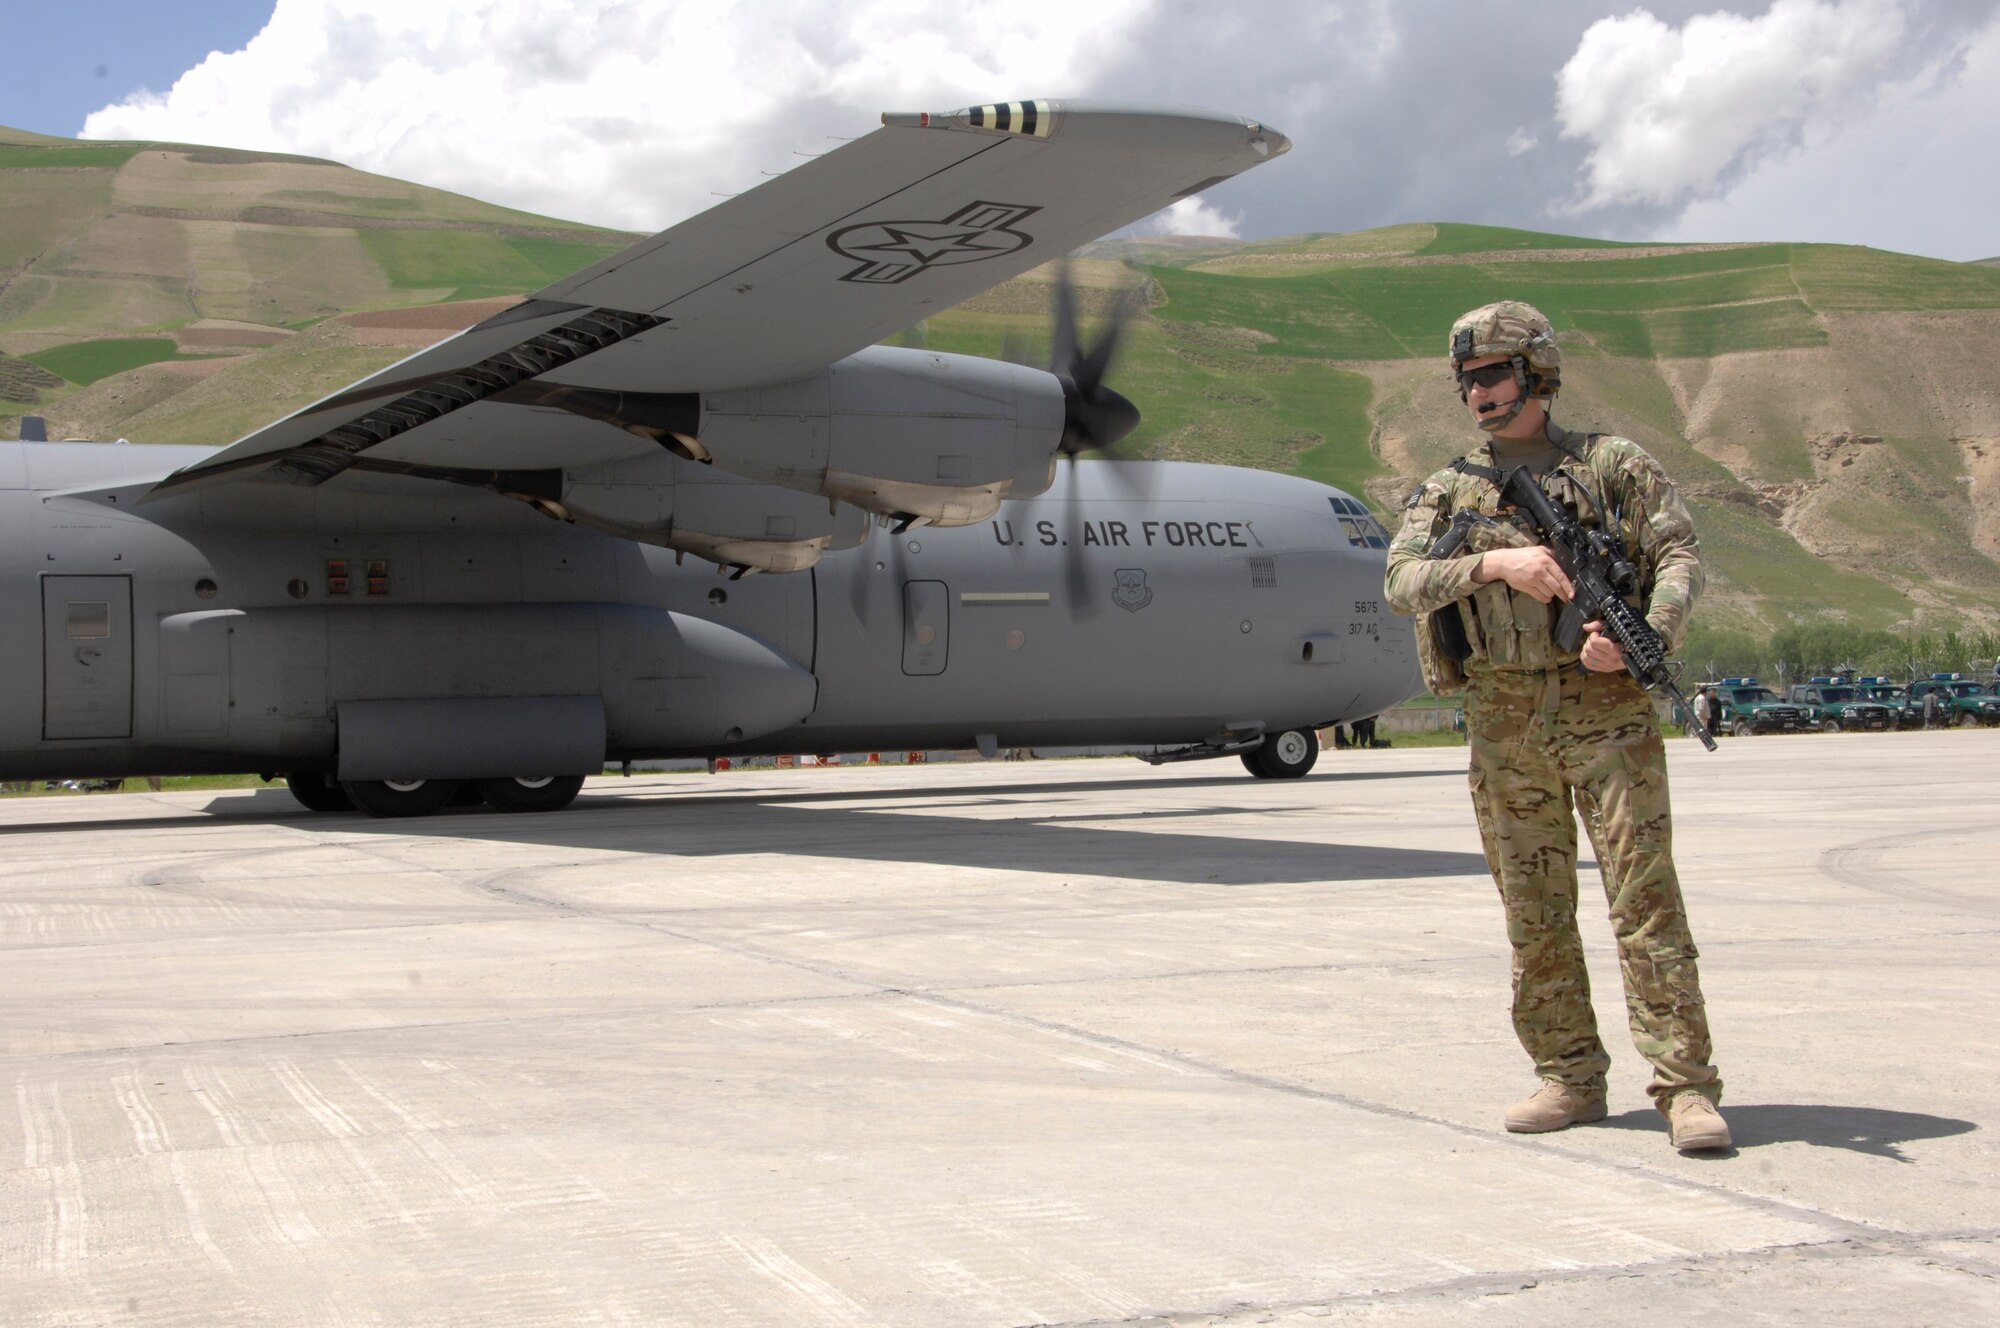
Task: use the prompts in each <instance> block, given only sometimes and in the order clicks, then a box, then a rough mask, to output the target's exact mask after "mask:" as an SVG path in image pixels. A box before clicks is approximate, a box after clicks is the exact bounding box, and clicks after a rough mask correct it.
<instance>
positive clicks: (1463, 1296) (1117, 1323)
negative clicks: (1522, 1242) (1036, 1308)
mask: <svg viewBox="0 0 2000 1328" xmlns="http://www.w3.org/2000/svg"><path fill="white" fill-rule="evenodd" d="M1996 1238H2000V1230H1996V1231H1980V1232H1931V1233H1912V1234H1910V1235H1908V1236H1907V1237H1903V1238H1900V1239H1883V1238H1874V1237H1866V1238H1855V1237H1837V1238H1834V1239H1830V1240H1825V1241H1805V1242H1798V1241H1792V1242H1785V1243H1780V1244H1775V1245H1761V1246H1758V1247H1756V1248H1755V1249H1748V1250H1724V1251H1721V1252H1718V1253H1716V1254H1710V1255H1693V1256H1690V1255H1674V1256H1672V1257H1669V1258H1664V1259H1650V1260H1646V1261H1644V1262H1641V1263H1609V1264H1592V1265H1589V1266H1587V1267H1583V1268H1569V1269H1550V1270H1539V1269H1516V1270H1511V1271H1508V1272H1500V1273H1475V1274H1472V1275H1470V1276H1467V1277H1454V1278H1448V1279H1445V1280H1443V1281H1438V1282H1425V1283H1421V1284H1419V1285H1416V1286H1406V1287H1397V1288H1396V1289H1394V1290H1392V1291H1379V1292H1375V1291H1361V1292H1348V1293H1344V1294H1339V1295H1332V1296H1327V1297H1325V1298H1315V1299H1311V1300H1301V1301H1293V1302H1287V1303H1285V1304H1267V1305H1254V1304H1239V1305H1234V1306H1231V1307H1230V1308H1228V1309H1226V1310H1185V1309H1184V1310H1160V1311H1154V1312H1151V1313H1147V1314H1141V1315H1137V1316H1134V1317H1130V1318H1123V1319H1076V1320H1069V1321H1065V1322H1062V1323H1049V1322H1043V1323H1037V1324H1030V1325H1021V1326H1020V1328H1131V1326H1132V1325H1138V1324H1171V1325H1175V1326H1176V1328H1227V1325H1229V1324H1231V1323H1236V1322H1241V1321H1244V1320H1245V1319H1246V1318H1247V1316H1251V1315H1259V1316H1263V1315H1274V1314H1309V1313H1310V1312H1311V1311H1313V1310H1331V1309H1337V1308H1350V1309H1352V1308H1363V1307H1374V1306H1382V1307H1389V1306H1395V1305H1407V1304H1414V1303H1419V1302H1423V1301H1430V1300H1452V1301H1464V1300H1468V1299H1470V1298H1472V1297H1475V1296H1494V1295H1510V1294H1513V1293H1515V1292H1521V1291H1535V1290H1538V1289H1540V1288H1542V1287H1553V1286H1583V1285H1589V1284H1592V1283H1602V1282H1611V1281H1616V1280H1619V1279H1621V1278H1645V1277H1655V1276H1661V1275H1671V1274H1675V1273H1684V1272H1685V1273H1703V1272H1715V1271H1719V1270H1725V1269H1730V1268H1738V1269H1746V1270H1747V1269H1751V1268H1756V1267H1759V1266H1761V1265H1764V1264H1768V1263H1774V1262H1783V1261H1789V1262H1800V1263H1803V1262H1809V1261H1810V1262H1819V1261H1844V1260H1849V1259H1852V1260H1865V1259H1916V1260H1917V1261H1918V1262H1922V1263H1928V1264H1931V1265H1932V1266H1936V1267H1946V1268H1950V1269H1951V1270H1952V1271H1968V1270H1965V1269H1961V1268H1958V1267H1956V1266H1955V1265H1954V1264H1952V1263H1950V1262H1948V1261H1946V1260H1945V1259H1943V1258H1941V1257H1938V1256H1936V1254H1935V1252H1934V1251H1932V1250H1930V1249H1929V1247H1930V1246H1931V1245H1932V1244H1934V1243H1936V1242H1940V1241H1948V1240H1992V1239H1996ZM1926 1256H1930V1257H1926ZM1975 1275H1979V1276H1990V1274H1975Z"/></svg>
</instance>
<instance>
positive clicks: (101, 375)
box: [0, 130, 2000, 633]
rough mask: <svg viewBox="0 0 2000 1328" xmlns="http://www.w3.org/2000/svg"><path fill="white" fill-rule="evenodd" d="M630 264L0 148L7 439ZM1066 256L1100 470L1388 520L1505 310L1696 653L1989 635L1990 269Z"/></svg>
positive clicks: (204, 416) (1355, 241)
mask: <svg viewBox="0 0 2000 1328" xmlns="http://www.w3.org/2000/svg"><path fill="white" fill-rule="evenodd" d="M630 239H631V237H629V236H625V235H620V234H616V233H613V232H607V231H602V230H595V229H592V228H589V227H582V226H576V225H572V224H569V223H564V222H560V221H552V220H549V219H547V218H542V217H535V216H530V215H527V214H524V213H519V212H514V211H511V210H508V209H504V208H498V207H493V206H491V205H489V204H485V203H481V202H478V201H477V200H474V199H469V198H464V197H461V196H458V195H453V194H447V193H443V192H441V191H438V190H431V189H425V188H423V187H421V186H416V185H410V184H406V183H403V182H400V181H394V180H388V179H384V178H382V177H378V176H371V175H366V174H363V173H361V172H357V171H352V170H348V169H346V168H344V167H341V166H338V165H336V164H333V163H330V162H323V161H316V160H313V159H310V158H303V157H289V156H282V155H274V154H259V153H245V152H233V151H223V150H217V149H207V148H198V147H188V146H182V145H172V144H155V143H126V144H103V143H76V142H70V141H68V140H62V139H48V138H41V137H38V136H33V135H26V134H19V133H16V132H14V131H7V130H0V434H11V432H12V429H11V428H10V427H9V425H8V417H9V416H18V415H20V414H24V413H37V414H42V415H46V416H48V417H49V420H50V425H51V433H52V436H58V437H60V436H81V437H113V436H126V437H132V438H136V439H143V440H145V441H156V442H220V441H226V440H227V439H229V438H231V437H234V436H236V435H238V434H240V433H243V432H245V431H247V430H249V429H251V428H253V427H255V426H256V425H258V424H261V423H263V422H264V421H266V420H268V419H270V418H272V417H273V416H275V415H277V414H280V413H282V412H284V411H286V410H289V409H293V408H295V407H296V406H298V405H301V404H304V403H305V402H307V401H309V400H312V399H314V398H315V397H317V396H320V395H322V394H324V393H326V392H329V391H332V390H335V389H337V388H339V387H340V386H342V385H344V384H346V383H347V382H350V381H352V380H353V379H354V378H356V377H359V376H361V375H362V374H365V373H367V372H369V371H371V370H372V369H375V368H378V367H380V366H382V365H385V364H388V363H391V362H393V361H394V360H396V359H398V358H401V357H402V356H404V355H406V354H408V353H410V352H411V351H412V350H414V349H416V348H418V347H420V346H422V345H424V344H426V343H428V342H429V341H432V340H435V339H437V338H438V337H441V336H444V335H447V334H448V333H449V332H450V331H452V330H455V329H456V328H458V327H462V326H465V325H467V324H469V323H470V322H472V321H475V320H476V319H477V318H478V317H483V316H485V314H486V313H487V312H490V311H491V310H492V309H494V308H498V307H501V305H500V304H495V303H493V302H494V301H495V300H501V301H503V302H504V299H506V298H511V297H513V296H517V295H519V294H522V293H525V292H527V291H530V290H533V289H536V288H538V287H540V286H543V285H546V284H547V283H549V282H550V281H553V280H555V279H556V278H558V277H560V276H562V275H564V274H566V273H567V272H569V271H572V270H574V269H576V268H579V267H582V266H584V265H585V264H588V263H590V262H593V261H595V260H596V259H597V258H599V257H601V256H603V255H605V254H607V253H610V252H613V251H615V250H616V249H618V248H620V247H622V246H623V245H624V244H626V243H628V242H629V240H630ZM1083 252H1084V256H1085V257H1084V259H1083V261H1081V262H1079V263H1078V264H1077V265H1076V269H1075V270H1076V274H1077V277H1078V280H1079V282H1080V283H1081V285H1082V288H1083V289H1082V291H1081V295H1082V297H1083V298H1082V303H1083V306H1084V309H1085V313H1086V317H1087V318H1089V317H1091V316H1093V315H1094V316H1096V317H1099V318H1101V317H1103V316H1105V315H1107V314H1108V313H1109V311H1110V310H1111V309H1112V307H1113V306H1114V305H1115V304H1117V303H1118V300H1119V290H1120V288H1122V289H1123V290H1124V292H1125V296H1126V298H1127V299H1129V300H1133V301H1136V302H1138V303H1139V304H1141V305H1142V306H1143V312H1142V313H1141V314H1140V315H1139V316H1138V317H1137V318H1136V320H1135V321H1134V322H1133V324H1132V325H1131V327H1130V329H1129V333H1128V336H1127V338H1126V341H1125V349H1124V353H1123V355H1122V357H1121V360H1120V363H1119V365H1118V366H1117V369H1116V371H1115V382H1116V384H1117V386H1118V387H1119V389H1120V390H1121V391H1123V392H1125V393H1126V394H1127V395H1129V396H1131V397H1132V398H1133V399H1134V400H1135V401H1136V402H1138V403H1139V405H1140V407H1141V409H1142V411H1143V412H1144V422H1143V423H1142V424H1141V425H1140V427H1139V430H1138V431H1137V432H1136V433H1135V434H1134V435H1133V436H1132V437H1131V438H1130V439H1128V440H1127V442H1126V443H1125V444H1124V445H1123V447H1122V448H1121V451H1122V452H1124V453H1126V454H1129V455H1134V456H1151V457H1161V458H1178V459H1187V460H1201V461H1218V462H1226V463H1232V464H1240V465H1251V466H1258V467H1263V468H1266V469H1271V470H1278V471H1288V472H1292V473H1296V474H1301V475H1307V476H1310V477H1313V478H1315V479H1320V480H1324V481H1326V482H1329V483H1333V484H1337V485H1340V486H1341V487H1344V488H1347V489H1349V490H1351V491H1353V492H1355V493H1357V494H1362V495H1365V496H1366V497H1367V498H1368V499H1369V500H1370V502H1371V503H1372V504H1373V505H1375V506H1376V507H1377V508H1378V510H1382V511H1383V512H1384V513H1385V515H1389V516H1393V513H1394V509H1395V508H1396V507H1397V506H1398V505H1399V503H1400V501H1401V498H1402V496H1403V495H1404V494H1405V493H1407V491H1408V489H1409V487H1410V486H1411V485H1412V484H1413V483H1414V482H1415V481H1416V480H1417V479H1418V478H1420V477H1421V476H1422V475H1424V474H1426V473H1427V472H1428V471H1430V470H1431V469H1433V468H1435V467H1436V466H1437V465H1439V464H1442V463H1443V462H1445V461H1447V460H1449V459H1450V458H1451V457H1453V456H1456V455H1459V454H1460V453H1462V452H1464V451H1466V450H1468V449H1469V448H1470V447H1473V446H1476V445H1477V442H1478V435H1477V433H1476V431H1474V430H1473V429H1471V428H1470V427H1469V426H1468V424H1467V421H1466V419H1465V415H1464V409H1463V407H1462V406H1461V405H1460V403H1459V402H1458V400H1457V398H1456V395H1455V392H1454V391H1453V388H1452V386H1451V383H1450V381H1449V378H1448V376H1447V375H1446V373H1445V369H1444V363H1443V347H1444V341H1445V336H1446V332H1447V329H1448V328H1449V326H1450V324H1451V322H1452V320H1453V319H1454V318H1455V317H1456V316H1457V315H1458V314H1459V313H1461V312H1463V311H1464V310H1466V309H1468V308H1471V307H1473V306H1476V305H1479V304H1484V303H1486V302H1488V301H1490V300H1494V299H1499V298H1520V299H1527V300H1530V301H1533V302H1534V303H1535V304H1537V305H1539V306H1540V307H1541V308H1542V309H1543V310H1544V311H1545V312H1547V313H1548V314H1549V316H1550V317H1551V319H1552V320H1553V321H1554V323H1555V325H1556V327H1557V330H1558V333H1559V335H1560V337H1561V339H1562V344H1563V350H1564V355H1565V387H1564V393H1563V396H1562V398H1561V400H1560V402H1559V403H1558V408H1557V417H1558V418H1559V419H1561V420H1563V421H1564V422H1565V423H1568V424H1570V425H1571V426H1573V427H1588V428H1593V429H1600V430H1608V431H1615V432H1619V433H1624V434H1627V435H1629V436H1631V437H1633V438H1636V439H1638V440H1640V441H1641V442H1643V443H1644V444H1646V446H1647V447H1649V448H1650V449H1651V450H1652V451H1653V452H1654V453H1655V454H1656V455H1657V456H1659V457H1660V458H1661V460H1662V461H1663V462H1664V463H1665V464H1666V465H1667V467H1668V468H1669V469H1670V470H1671V472H1672V473H1673V474H1674V475H1675V477H1676V478H1677V479H1678V480H1679V481H1680V483H1681V484H1682V486H1683V488H1684V489H1685V490H1686V492H1687V494H1688V497H1689V501H1690V504H1691V506H1692V507H1693V509H1694V510H1695V512H1696V514H1697V517H1698V519H1699V521H1700V523H1701V529H1702V532H1703V537H1704V541H1705V544H1706V546H1707V549H1708V553H1709V563H1710V568H1711V592H1710V596H1709V598H1708V600H1707V601H1706V602H1705V605H1704V609H1703V614H1702V617H1703V620H1704V622H1705V623H1707V624H1709V625H1710V627H1711V628H1712V629H1715V630H1741V631H1753V632H1764V633H1768V632H1770V631H1772V630H1773V629H1776V628H1780V627H1785V626H1787V625H1790V624H1798V625H1812V624H1822V623H1829V622H1833V623H1840V622H1845V623H1849V624H1852V625H1855V626H1857V627H1866V628H1888V627H1913V626H1914V627H1922V628H1934V629H1939V630H1943V629H1948V628H1952V627H1955V626H1967V627H1981V628H1992V627H1994V626H1996V625H2000V390H1996V389H2000V366H1996V365H1995V363H1994V362H1993V357H1992V355H1991V353H1990V349H1989V348H1990V347H1992V346H1993V345H1996V344H2000V335H1996V334H2000V266H1994V265H1993V264H1990V263H1989V264H1974V263H1945V262H1938V261H1934V260H1930V259H1923V258H1915V257H1911V256H1908V255H1902V254H1893V253H1886V252H1882V251H1879V250H1872V249H1865V248H1858V247H1853V246H1837V245H1808V244H1739V245H1663V244H1626V243H1617V242H1612V241H1604V240H1591V239H1580V238H1576V237H1570V236H1563V235H1555V234H1548V233H1544V232H1538V231H1529V230H1514V229H1508V228H1503V227H1491V226H1470V225H1460V224H1452V223H1409V224H1405V225H1399V226H1392V227H1384V228H1381V229H1377V230H1372V231H1363V232H1357V233H1351V234H1338V233H1314V234H1308V235H1296V236H1286V237H1280V238H1276V239H1269V240H1261V241H1252V242H1237V241H1229V240H1214V239H1184V238H1156V239H1148V240H1119V241H1106V242H1100V243H1099V244H1096V245H1092V246H1088V247H1087V248H1086V249H1085V250H1084V251H1083ZM1050 289H1051V288H1050V273H1049V271H1048V270H1047V269H1044V270H1041V271H1038V272H1035V273H1031V274H1029V275H1027V276H1025V277H1022V278H1020V279H1018V280H1016V281H1013V282H1009V283H1007V284H1006V285H1003V286H1001V287H999V288H997V289H995V290H993V291H989V292H986V293H985V294H982V295H980V296H978V297H976V298H974V299H973V300H971V301H968V302H967V303H966V304H964V305H961V306H960V307H958V308H956V309H953V310H950V311H948V312H946V313H943V314H940V315H938V316H936V317H934V318H931V319H929V320H928V321H926V322H925V323H923V324H921V325H919V326H917V327H914V328H911V329H909V330H908V331H907V332H905V333H903V334H901V335H900V336H899V337H898V338H896V340H898V341H900V342H902V343H904V344H921V345H928V346H931V347H933V348H935V349H939V350H948V351H962V352H967V353H972V354H979V355H989V356H1002V357H1007V358H1015V359H1022V360H1026V361H1029V362H1041V361H1042V360H1044V359H1045V358H1046V355H1047V345H1048V324H1049V312H1048V310H1049V296H1050ZM452 302H462V303H459V304H457V305H454V304H453V303H452ZM465 302H469V303H465ZM482 302H483V303H482Z"/></svg>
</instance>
